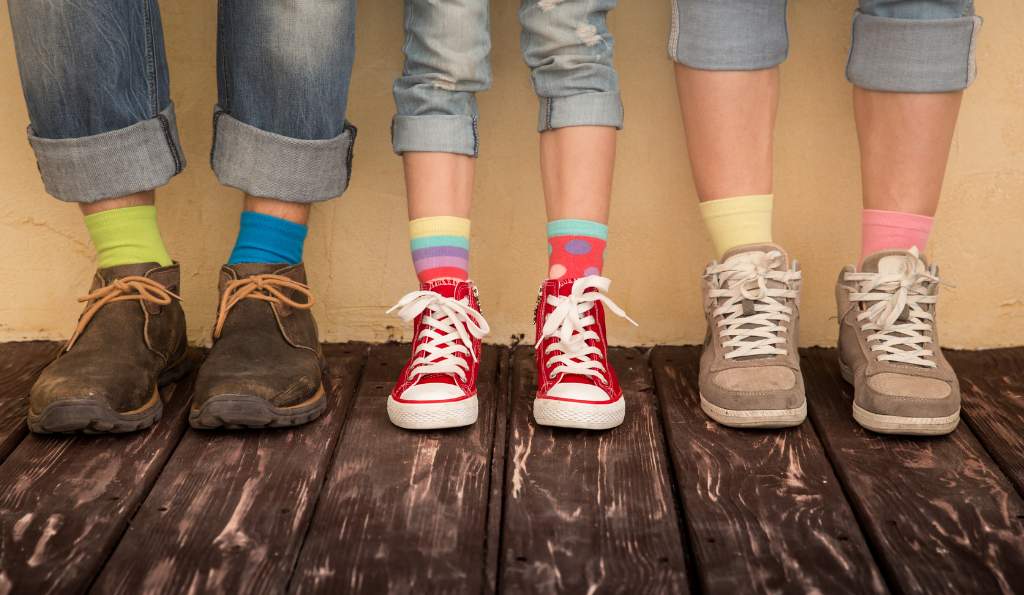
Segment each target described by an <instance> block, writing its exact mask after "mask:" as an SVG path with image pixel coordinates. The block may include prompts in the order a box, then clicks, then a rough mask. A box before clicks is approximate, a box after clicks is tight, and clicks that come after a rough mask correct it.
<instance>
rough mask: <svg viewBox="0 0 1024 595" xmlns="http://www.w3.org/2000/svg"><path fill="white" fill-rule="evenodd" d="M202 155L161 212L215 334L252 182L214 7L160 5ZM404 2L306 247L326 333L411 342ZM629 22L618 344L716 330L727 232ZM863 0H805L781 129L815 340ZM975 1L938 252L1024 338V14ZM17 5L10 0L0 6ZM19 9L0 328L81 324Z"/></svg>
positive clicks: (513, 230)
mask: <svg viewBox="0 0 1024 595" xmlns="http://www.w3.org/2000/svg"><path fill="white" fill-rule="evenodd" d="M162 4H163V11H164V22H165V26H166V27H167V41H168V52H169V56H170V65H171V79H172V95H173V98H174V101H175V103H176V106H177V110H178V116H179V123H180V126H181V129H182V135H183V140H184V144H185V149H186V153H187V155H188V157H189V159H190V162H191V164H190V166H189V167H188V169H187V170H186V171H185V172H184V173H183V174H182V175H180V176H178V177H177V178H176V179H174V180H173V181H172V182H171V184H170V185H169V186H167V187H166V188H164V189H162V190H161V191H160V193H159V199H158V204H159V208H160V223H161V226H162V229H163V233H164V237H165V238H166V241H167V244H168V245H169V248H170V250H171V253H172V254H173V255H175V256H176V258H178V259H179V260H180V261H181V262H182V263H183V273H184V275H183V276H184V279H183V285H184V288H183V291H184V296H185V299H186V302H185V308H186V311H187V313H188V317H189V329H190V335H191V337H192V338H193V340H194V341H196V342H203V341H205V340H206V337H208V335H209V329H210V325H211V322H212V319H213V317H214V310H215V307H216V306H215V303H216V302H215V300H216V295H215V278H216V272H217V269H218V267H219V265H220V263H221V262H222V261H223V260H224V259H225V258H226V257H227V255H228V253H229V251H230V249H231V245H232V241H233V237H234V233H235V230H236V227H237V217H238V212H239V209H240V199H239V193H238V192H237V191H235V190H231V189H226V188H222V187H220V186H219V185H218V184H217V182H216V180H215V178H214V176H213V175H212V174H211V173H210V170H209V168H208V166H207V163H206V156H207V154H208V152H209V143H210V130H209V126H210V114H211V107H212V104H213V101H214V98H215V73H214V60H213V55H214V35H215V26H214V23H215V6H216V3H215V2H209V1H205V0H175V1H173V2H163V3H162ZM400 4H401V3H400V2H383V1H379V0H378V1H365V0H364V1H362V2H360V16H359V19H360V20H359V41H358V46H359V54H358V58H357V61H356V69H355V75H354V79H353V83H352V87H353V92H352V98H351V111H350V114H349V115H350V119H351V120H352V121H354V122H355V123H356V124H357V125H358V126H359V128H360V134H359V142H358V145H357V149H356V158H355V174H354V180H353V184H352V187H351V189H350V190H349V192H348V193H347V195H346V196H345V197H343V198H342V199H340V200H336V201H333V202H330V203H326V204H323V205H319V206H317V207H315V209H314V211H313V220H312V224H311V228H312V229H311V233H310V239H309V241H308V243H307V248H306V254H307V262H308V265H309V268H310V270H311V275H312V282H313V284H314V286H315V288H316V290H317V292H318V294H319V296H320V303H319V305H318V306H317V308H316V315H317V317H318V319H319V321H320V327H321V329H322V333H323V336H324V338H325V339H327V340H332V341H340V340H348V339H357V340H372V341H380V340H385V339H390V338H400V337H403V336H408V330H407V329H406V328H405V327H403V325H402V324H401V323H400V322H399V321H397V320H396V319H392V318H389V317H386V316H385V315H384V310H385V309H386V308H387V307H388V306H390V305H391V304H392V303H393V301H394V300H396V299H397V298H399V297H400V296H401V295H402V294H403V293H404V292H405V291H408V290H409V289H410V288H412V287H413V283H414V276H413V271H412V266H411V264H410V262H409V256H408V244H407V236H406V220H405V208H404V195H403V183H402V173H401V163H400V161H399V159H398V158H397V157H395V156H394V155H393V154H392V153H391V151H390V148H389V139H388V124H389V120H390V117H391V114H392V103H391V97H390V87H391V80H392V78H393V77H394V76H395V74H396V73H398V72H399V69H400V63H401V55H400V46H401V35H402V34H401V31H400V28H401V18H400ZM517 4H518V2H512V1H505V2H492V5H493V11H494V13H493V36H494V53H493V56H492V59H493V63H494V71H495V77H496V81H495V84H494V89H493V90H492V91H491V92H489V93H486V94H483V95H482V96H481V98H480V108H481V112H482V121H481V126H480V128H481V133H482V137H483V138H482V147H483V152H482V158H481V159H480V161H479V166H478V167H479V170H478V171H479V173H478V183H477V198H476V204H475V206H474V211H473V220H474V223H473V269H474V271H473V274H474V277H475V278H476V280H477V282H478V283H479V285H480V288H481V291H482V295H483V300H484V308H485V314H486V315H487V317H488V320H489V321H490V323H491V326H492V328H493V334H492V336H491V340H492V341H495V342H507V341H509V340H510V338H511V337H512V336H513V335H515V334H518V333H527V334H528V335H529V333H531V332H532V329H531V321H530V316H531V311H532V307H533V304H534V299H535V295H536V285H537V283H538V282H539V280H540V279H541V276H542V275H543V274H544V271H545V268H546V267H545V258H546V250H545V242H544V227H543V223H544V210H543V206H542V200H541V185H540V179H539V175H538V171H537V167H536V163H537V149H536V133H535V128H534V126H535V117H536V116H535V107H534V106H535V101H534V99H533V96H532V92H531V89H530V86H529V82H528V77H527V70H526V67H525V66H524V65H523V63H522V61H521V59H520V57H519V53H518V35H519V32H518V28H517V24H516V21H515V17H516V15H515V8H516V5H517ZM621 4H622V7H621V8H620V9H618V10H617V11H616V12H615V14H614V16H613V19H612V23H611V26H612V29H613V32H614V33H615V34H616V37H617V54H618V55H617V63H618V66H619V68H620V71H621V79H622V86H623V89H624V96H625V98H624V99H625V103H626V113H627V116H626V122H627V123H626V130H625V131H624V132H623V133H622V135H621V144H620V146H619V161H618V167H617V170H616V180H615V200H614V204H613V210H612V231H611V238H610V244H609V248H610V249H609V251H608V254H609V258H608V263H607V267H606V268H607V274H608V275H609V276H610V277H612V278H613V279H614V283H613V286H612V296H613V297H614V298H615V299H616V300H617V301H618V302H619V304H621V305H622V306H624V307H625V308H626V310H627V311H628V312H629V313H631V314H632V316H633V317H634V318H636V319H637V320H638V321H639V322H640V325H641V326H640V327H639V328H635V329H634V328H632V327H629V326H628V325H626V324H622V323H621V322H620V321H615V322H613V323H612V325H613V326H612V333H613V340H614V342H616V343H620V344H651V343H693V342H699V341H700V340H701V338H702V336H703V332H704V329H703V319H702V317H701V313H700V309H699V289H698V288H699V285H698V280H699V276H700V272H701V269H702V266H703V265H704V262H705V259H706V258H707V256H708V255H709V251H710V243H709V242H708V239H707V237H706V235H705V233H704V230H703V228H702V226H701V223H700V220H699V217H698V212H697V205H696V199H695V196H694V192H693V190H692V184H691V179H690V172H689V168H688V166H687V159H686V153H685V149H684V144H683V136H682V127H681V125H680V122H679V117H678V112H677V105H676V99H675V95H674V90H673V79H672V68H671V64H670V63H669V61H668V59H667V58H666V54H665V50H664V40H665V39H666V37H667V30H668V21H667V19H668V16H669V3H668V1H667V0H658V1H656V0H624V1H623V2H622V3H621ZM854 4H855V2H854V1H853V0H829V1H827V2H826V1H816V2H807V1H801V2H795V3H793V6H792V8H791V10H790V18H791V23H790V28H791V34H792V49H791V57H790V59H789V61H788V62H787V63H786V64H785V65H784V67H783V70H782V73H783V98H782V107H781V111H780V113H779V120H778V132H777V137H776V138H777V160H776V161H777V171H776V180H777V182H776V195H777V201H776V205H777V206H776V235H777V239H778V240H779V241H780V242H782V243H783V244H784V245H786V246H787V247H788V248H789V250H790V251H791V252H792V253H793V254H794V255H796V256H797V257H798V258H800V260H801V261H802V263H803V267H804V272H805V279H806V281H805V293H804V298H803V299H804V311H803V329H802V331H803V337H802V340H803V342H804V343H805V344H830V343H832V341H833V340H834V334H835V323H834V321H832V320H830V317H832V316H834V314H835V312H834V305H833V301H832V287H833V282H834V279H835V275H836V274H837V271H838V269H839V268H840V267H841V266H842V264H844V263H845V262H847V261H849V260H851V259H852V258H854V257H855V253H856V250H857V246H858V241H859V239H858V238H859V221H858V210H859V195H858V192H859V178H858V170H857V153H856V150H855V132H854V128H853V124H852V121H851V115H850V114H851V112H850V88H849V85H848V84H847V83H846V81H845V80H844V78H843V65H844V60H845V55H846V50H847V43H848V40H847V36H848V30H849V17H850V13H851V10H852V8H853V5H854ZM1017 4H1018V0H987V1H985V2H979V5H980V7H979V9H980V12H981V14H982V15H983V16H984V17H985V18H986V24H985V27H984V30H983V34H982V36H981V39H980V43H979V47H978V59H979V63H980V76H979V78H978V81H977V83H976V84H975V85H974V86H973V87H972V88H971V90H970V91H969V92H968V94H967V99H966V102H965V104H964V109H963V113H962V116H961V119H960V125H959V130H958V132H957V135H956V139H955V143H954V146H953V151H952V156H951V159H950V165H949V172H948V176H947V179H946V186H945V193H944V201H943V205H942V207H941V209H940V212H939V217H938V222H937V227H936V231H935V235H934V239H933V243H932V245H931V246H932V248H931V252H932V254H933V256H934V257H935V259H936V260H937V261H938V262H939V263H940V264H941V266H942V271H943V273H944V277H945V278H946V279H947V280H948V281H950V282H952V283H955V284H956V285H957V287H956V288H955V289H952V290H946V291H945V293H944V297H943V301H942V304H941V314H942V324H943V325H944V329H943V332H944V339H945V343H946V344H947V345H949V346H957V347H989V346H998V345H1010V344H1024V274H1022V272H1021V267H1020V258H1021V252H1022V249H1024V67H1022V66H1021V62H1022V60H1024V36H1021V34H1020V32H1021V31H1022V30H1024V12H1022V11H1020V10H1019V7H1018V6H1017ZM0 12H3V13H4V14H6V12H7V6H6V1H0ZM12 46H13V44H12V42H11V33H10V28H9V23H8V21H7V19H6V18H0V80H2V81H3V83H4V84H3V86H2V87H0V135H2V139H3V140H2V141H0V180H2V182H3V183H2V185H0V193H2V197H0V249H2V252H0V254H2V256H0V340H14V339H23V338H58V337H64V336H66V334H67V333H68V332H69V330H70V329H71V327H72V326H73V324H74V320H75V317H76V316H77V313H78V310H79V305H78V304H77V303H76V302H75V299H74V298H75V296H77V295H79V294H80V293H81V292H82V291H83V290H84V289H85V287H86V285H87V283H88V279H89V276H90V273H91V270H92V266H93V265H92V261H91V258H92V253H91V247H90V245H89V243H88V238H87V236H86V233H85V230H84V228H83V227H82V224H81V221H80V215H79V214H78V212H77V208H75V207H74V206H72V205H67V204H63V203H60V202H58V201H56V200H53V199H51V198H49V197H48V196H47V195H46V194H44V192H43V189H42V185H41V183H40V182H39V179H38V176H37V174H36V168H35V163H34V160H33V157H32V153H31V151H30V150H29V146H28V144H27V142H26V141H25V139H24V129H25V125H26V123H27V116H26V112H25V107H24V103H23V100H22V96H21V92H20V89H19V87H18V84H17V70H16V65H15V59H14V51H13V47H12Z"/></svg>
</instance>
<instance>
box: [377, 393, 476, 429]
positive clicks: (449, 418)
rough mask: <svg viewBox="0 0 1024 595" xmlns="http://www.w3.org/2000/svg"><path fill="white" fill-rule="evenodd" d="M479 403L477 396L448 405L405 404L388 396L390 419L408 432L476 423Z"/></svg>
mask: <svg viewBox="0 0 1024 595" xmlns="http://www.w3.org/2000/svg"><path fill="white" fill-rule="evenodd" d="M478 410H479V401H478V400H477V398H476V395H473V396H472V397H469V398H468V399H462V400H459V401H451V402H447V403H430V402H420V403H403V402H401V401H396V400H395V399H393V398H392V397H391V396H390V395H388V418H389V419H390V420H391V423H393V424H395V425H396V426H398V427H400V428H403V429H406V430H442V429H445V428H461V427H463V426H469V425H472V424H474V423H476V418H477V414H478Z"/></svg>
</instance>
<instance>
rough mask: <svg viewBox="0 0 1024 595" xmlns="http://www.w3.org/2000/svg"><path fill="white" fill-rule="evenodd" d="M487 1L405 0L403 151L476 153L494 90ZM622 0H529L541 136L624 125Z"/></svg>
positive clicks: (527, 50) (397, 134)
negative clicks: (619, 37)
mask: <svg viewBox="0 0 1024 595" xmlns="http://www.w3.org/2000/svg"><path fill="white" fill-rule="evenodd" d="M488 4H489V0H446V1H445V2H434V1H431V0H405V45H404V46H403V48H402V51H403V52H404V54H405V66H404V69H403V72H402V76H401V77H399V78H398V79H397V80H396V81H395V85H394V96H395V103H396V107H397V115H396V116H395V118H394V121H393V122H392V127H391V128H392V141H393V144H394V150H395V152H396V153H403V152H405V151H433V152H442V153H457V154H461V155H470V156H474V157H475V156H476V155H477V154H478V153H479V146H480V141H479V135H478V134H477V120H478V113H477V105H476V93H477V92H478V91H483V90H486V89H488V88H489V87H490V85H491V68H490V63H489V61H488V55H489V54H490V50H491V40H490V32H489V30H488V29H489V24H490V23H489V21H490V18H489V11H488ZM615 4H616V0H522V4H521V5H520V9H519V21H520V23H521V24H522V35H521V37H520V45H521V47H522V52H523V58H524V59H525V61H526V64H527V65H528V66H529V67H530V71H531V77H532V79H533V88H534V90H535V91H536V93H537V96H538V98H539V100H540V116H539V124H538V129H539V130H540V131H541V132H544V131H545V130H551V129H554V128H563V127H566V126H611V127H615V128H621V127H622V119H623V113H622V100H621V98H620V96H619V80H618V75H617V74H616V72H615V68H614V67H613V66H612V52H613V45H614V41H613V39H612V36H611V34H610V33H609V32H608V26H607V22H606V20H607V18H606V17H607V15H608V12H609V11H610V10H612V9H613V8H614V7H615Z"/></svg>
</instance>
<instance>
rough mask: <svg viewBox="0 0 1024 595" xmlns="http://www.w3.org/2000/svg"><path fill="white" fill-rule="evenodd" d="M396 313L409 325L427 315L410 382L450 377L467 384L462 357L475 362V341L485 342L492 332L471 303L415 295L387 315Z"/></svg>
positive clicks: (428, 294)
mask: <svg viewBox="0 0 1024 595" xmlns="http://www.w3.org/2000/svg"><path fill="white" fill-rule="evenodd" d="M395 310H398V316H399V317H400V318H401V319H402V320H405V321H406V322H409V321H412V320H414V319H415V318H416V317H417V316H419V315H420V314H421V313H423V314H424V316H423V318H422V320H421V324H422V327H421V329H420V338H421V339H423V341H422V343H420V345H419V346H418V347H417V348H416V353H415V354H414V355H415V356H416V357H415V358H414V359H413V361H412V363H411V364H410V365H409V378H418V377H421V376H424V375H427V374H449V375H454V376H457V377H458V378H459V379H460V380H461V381H463V382H465V380H466V372H467V371H468V370H469V364H468V363H467V362H466V360H465V359H463V357H462V356H465V355H468V356H469V357H470V358H471V359H472V360H473V361H476V359H477V358H476V353H475V352H474V351H473V348H472V346H473V339H474V338H475V339H482V338H483V337H485V336H486V335H487V333H489V332H490V330H491V329H490V327H489V326H488V325H487V321H486V320H484V317H483V315H482V314H480V313H479V312H477V311H476V310H474V309H473V308H471V307H470V305H469V300H466V299H462V300H456V299H453V298H448V297H444V296H442V295H440V294H438V293H435V292H433V291H413V292H411V293H407V294H406V295H405V296H404V297H403V298H402V299H400V300H399V301H398V303H397V304H395V305H394V306H392V307H391V309H390V310H388V314H390V313H391V312H393V311H395Z"/></svg>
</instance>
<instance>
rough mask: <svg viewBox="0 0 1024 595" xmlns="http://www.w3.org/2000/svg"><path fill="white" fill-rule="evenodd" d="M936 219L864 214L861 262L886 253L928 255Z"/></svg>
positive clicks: (869, 211)
mask: <svg viewBox="0 0 1024 595" xmlns="http://www.w3.org/2000/svg"><path fill="white" fill-rule="evenodd" d="M934 221H935V219H934V218H933V217H929V216H927V215H918V214H916V213H900V212H898V211H880V210H877V209H864V211H863V212H862V213H861V244H860V248H861V250H860V260H861V262H863V261H864V258H865V257H866V256H870V255H872V254H874V253H875V252H881V251H882V250H910V248H911V247H912V246H917V249H918V250H919V251H921V252H924V249H925V246H927V244H928V236H929V235H930V234H931V231H932V224H933V223H934Z"/></svg>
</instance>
